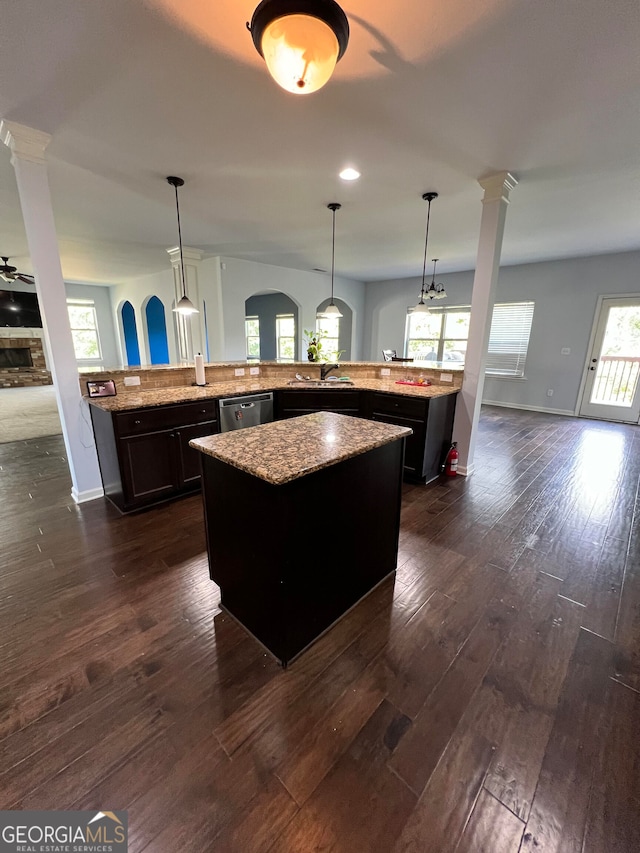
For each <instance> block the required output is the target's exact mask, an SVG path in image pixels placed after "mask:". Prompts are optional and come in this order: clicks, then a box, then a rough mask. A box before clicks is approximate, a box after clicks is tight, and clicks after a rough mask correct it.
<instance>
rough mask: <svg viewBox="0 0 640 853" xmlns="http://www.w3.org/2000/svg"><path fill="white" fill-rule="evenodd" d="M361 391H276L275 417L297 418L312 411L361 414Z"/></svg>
mask: <svg viewBox="0 0 640 853" xmlns="http://www.w3.org/2000/svg"><path fill="white" fill-rule="evenodd" d="M362 393H363V392H361V391H352V390H351V389H349V390H347V389H336V390H335V391H325V390H323V389H320V390H319V391H313V390H309V391H297V390H295V391H278V392H277V393H276V395H275V412H276V419H277V420H282V419H283V418H297V417H298V416H299V415H309V414H311V413H312V412H336V413H337V414H339V415H351V416H352V417H360V416H361V415H362V404H361V397H362Z"/></svg>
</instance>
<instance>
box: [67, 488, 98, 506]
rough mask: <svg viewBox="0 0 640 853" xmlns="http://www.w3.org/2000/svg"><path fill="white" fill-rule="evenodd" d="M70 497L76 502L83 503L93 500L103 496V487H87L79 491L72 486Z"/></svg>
mask: <svg viewBox="0 0 640 853" xmlns="http://www.w3.org/2000/svg"><path fill="white" fill-rule="evenodd" d="M71 497H72V498H73V500H74V501H75V502H76V503H77V504H84V503H86V502H87V501H95V500H96V499H97V498H103V497H104V489H103V488H102V487H101V488H99V489H87V490H86V491H84V492H79V491H77V489H76V487H75V486H73V488H72V489H71Z"/></svg>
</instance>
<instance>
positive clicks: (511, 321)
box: [485, 302, 534, 376]
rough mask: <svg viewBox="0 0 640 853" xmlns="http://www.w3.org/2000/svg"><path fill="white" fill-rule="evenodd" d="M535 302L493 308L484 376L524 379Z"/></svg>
mask: <svg viewBox="0 0 640 853" xmlns="http://www.w3.org/2000/svg"><path fill="white" fill-rule="evenodd" d="M533 306H534V303H533V302H509V303H505V304H503V305H494V307H493V318H492V320H491V333H490V335H489V349H488V353H487V365H486V369H485V372H486V373H487V374H489V375H491V376H524V363H525V361H526V358H527V349H528V347H529V336H530V334H531V324H532V322H533Z"/></svg>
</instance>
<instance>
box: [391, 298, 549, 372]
mask: <svg viewBox="0 0 640 853" xmlns="http://www.w3.org/2000/svg"><path fill="white" fill-rule="evenodd" d="M533 308H534V303H533V302H507V303H500V304H497V305H494V307H493V316H492V319H491V332H490V335H489V347H488V351H487V364H486V368H485V373H486V375H488V376H512V377H522V376H524V366H525V361H526V357H527V349H528V347H529V336H530V334H531V324H532V322H533ZM470 315H471V309H470V308H469V307H467V306H462V307H455V308H430V309H429V313H428V314H423V313H420V312H418V313H415V314H414V313H409V314H408V315H407V335H406V337H407V345H406V355H407V357H408V358H415V359H416V360H418V361H422V360H435V361H451V362H459V363H460V364H462V363H463V362H464V360H465V357H466V353H467V339H468V337H469V319H470Z"/></svg>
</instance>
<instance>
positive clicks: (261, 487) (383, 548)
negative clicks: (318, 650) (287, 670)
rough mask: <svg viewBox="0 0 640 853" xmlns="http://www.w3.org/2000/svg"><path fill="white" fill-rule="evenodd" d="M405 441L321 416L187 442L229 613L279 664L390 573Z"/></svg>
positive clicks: (385, 429)
mask: <svg viewBox="0 0 640 853" xmlns="http://www.w3.org/2000/svg"><path fill="white" fill-rule="evenodd" d="M410 434H411V430H410V429H408V428H406V427H403V426H397V425H393V424H388V423H381V422H377V421H368V420H365V419H363V418H355V417H350V416H347V415H339V414H335V413H333V412H317V413H314V414H310V415H303V416H301V417H297V418H289V419H287V420H284V421H274V422H273V423H268V424H262V425H261V426H256V427H252V428H251V429H244V430H239V431H237V432H230V433H223V434H220V435H212V436H207V437H205V438H198V439H194V440H193V441H191V442H190V445H191V447H192V448H194V449H196V450H198V451H200V453H201V456H200V461H201V467H202V495H203V501H204V514H205V526H206V532H207V550H208V556H209V570H210V575H211V578H212V580H213V581H214V582H215V583H217V584H218V585H219V586H220V589H221V596H222V600H221V603H222V606H223V607H224V608H225V609H226V610H227V611H228V612H229V613H231V614H232V615H233V616H234V617H235V618H236V619H237V620H238V621H239V622H240V623H241V624H242V625H243V626H244V627H245V628H246V629H247V630H248V631H249V632H250V633H251V634H253V635H254V636H255V637H256V638H257V639H258V640H259V641H260V642H261V643H262V644H263V645H264V646H265V647H266V648H267V649H268V650H269V651H270V652H271V653H272V654H273V655H274V656H275V657H276V658H277V659H278V660H279V661H280V662H281V663H282V665H283V666H287V664H288V663H290V662H291V660H293V658H295V657H296V655H298V654H299V653H300V652H301V651H303V650H304V649H305V648H306V647H307V646H308V645H309V644H311V643H312V642H313V641H314V640H316V639H317V638H318V637H319V636H320V635H321V634H322V633H324V631H326V630H327V629H328V628H329V627H330V626H331V625H332V624H333V623H334V622H335V621H336V620H337V619H339V618H340V617H341V616H342V615H343V614H344V613H346V612H347V610H349V609H350V608H351V607H352V606H353V605H355V604H356V603H357V602H358V601H359V600H360V599H361V598H363V597H364V596H365V595H367V594H368V593H369V592H370V591H371V590H372V589H373V588H374V587H375V586H377V585H378V584H379V583H380V582H381V581H382V580H383V579H384V578H385V577H387V576H388V575H389V574H392V573H393V572H394V571H395V568H396V561H397V553H398V536H399V531H400V504H401V496H402V478H403V455H404V443H405V438H406V437H407V436H409V435H410Z"/></svg>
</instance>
